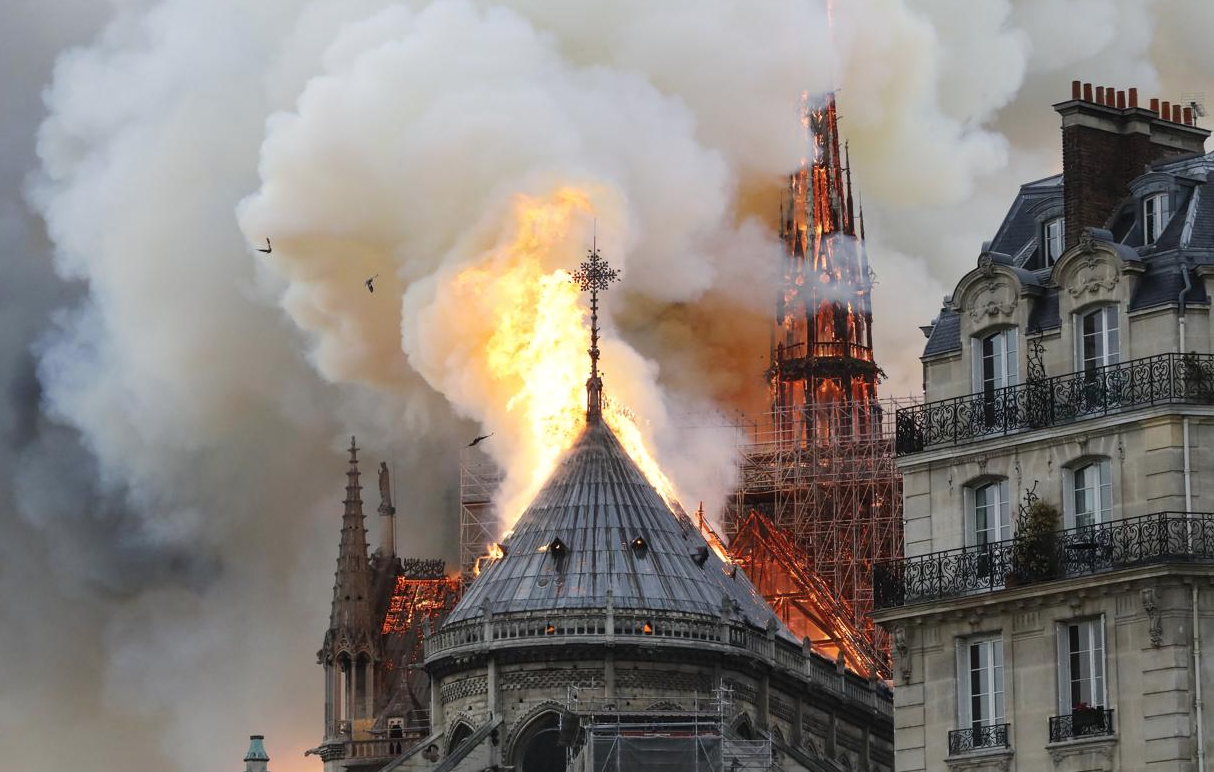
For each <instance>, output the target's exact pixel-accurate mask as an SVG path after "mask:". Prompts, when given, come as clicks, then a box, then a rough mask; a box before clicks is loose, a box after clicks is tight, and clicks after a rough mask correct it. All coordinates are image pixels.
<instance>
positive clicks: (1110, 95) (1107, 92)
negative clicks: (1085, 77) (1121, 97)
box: [1104, 86, 1117, 107]
mask: <svg viewBox="0 0 1214 772" xmlns="http://www.w3.org/2000/svg"><path fill="white" fill-rule="evenodd" d="M1104 103H1105V104H1106V105H1108V106H1109V107H1112V106H1113V105H1114V104H1116V103H1117V102H1116V98H1115V96H1114V91H1113V87H1112V86H1105V87H1104Z"/></svg>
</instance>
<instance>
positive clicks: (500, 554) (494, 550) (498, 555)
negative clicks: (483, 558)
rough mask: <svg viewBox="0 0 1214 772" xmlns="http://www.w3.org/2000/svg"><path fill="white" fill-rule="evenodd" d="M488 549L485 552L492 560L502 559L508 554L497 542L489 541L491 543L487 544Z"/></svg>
mask: <svg viewBox="0 0 1214 772" xmlns="http://www.w3.org/2000/svg"><path fill="white" fill-rule="evenodd" d="M486 549H487V552H486V553H485V554H487V555H488V556H489V559H490V560H501V559H502V558H504V557H505V556H506V552H505V550H503V549H502V545H500V544H498V543H496V542H489V544H488V545H486Z"/></svg>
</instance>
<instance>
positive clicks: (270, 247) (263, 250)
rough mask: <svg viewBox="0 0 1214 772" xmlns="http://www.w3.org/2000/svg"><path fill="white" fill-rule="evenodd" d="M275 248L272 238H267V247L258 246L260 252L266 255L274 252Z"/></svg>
mask: <svg viewBox="0 0 1214 772" xmlns="http://www.w3.org/2000/svg"><path fill="white" fill-rule="evenodd" d="M273 250H274V247H272V246H270V240H269V239H266V248H265V249H262V248H261V247H258V248H257V251H258V252H261V253H263V254H266V255H268V254H270V252H272V251H273Z"/></svg>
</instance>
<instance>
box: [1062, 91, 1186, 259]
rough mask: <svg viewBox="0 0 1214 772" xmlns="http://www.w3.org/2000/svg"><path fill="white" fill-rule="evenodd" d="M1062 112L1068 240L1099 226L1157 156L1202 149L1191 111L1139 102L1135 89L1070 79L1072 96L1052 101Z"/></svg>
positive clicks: (1155, 101) (1070, 243)
mask: <svg viewBox="0 0 1214 772" xmlns="http://www.w3.org/2000/svg"><path fill="white" fill-rule="evenodd" d="M1054 109H1055V110H1057V111H1058V114H1059V115H1060V116H1062V173H1063V182H1062V189H1063V198H1064V200H1065V215H1066V245H1067V246H1068V247H1070V246H1074V245H1075V244H1076V243H1078V241H1079V234H1081V233H1082V232H1083V229H1084V228H1103V227H1104V226H1105V223H1106V222H1107V220H1108V219H1109V217H1111V216H1112V214H1113V210H1114V209H1115V208H1116V206H1117V204H1118V203H1119V202H1120V201H1121V200H1122V199H1123V198H1125V196H1126V195H1127V193H1128V190H1127V185H1128V184H1129V183H1130V181H1131V180H1133V179H1134V178H1135V177H1138V176H1140V175H1142V174H1143V172H1144V171H1145V170H1146V167H1147V166H1148V165H1149V164H1150V163H1152V162H1153V161H1156V160H1158V159H1160V158H1165V157H1167V156H1176V155H1190V154H1193V153H1202V152H1204V146H1205V140H1206V137H1208V136H1210V131H1209V130H1208V129H1202V128H1199V127H1197V126H1196V125H1195V123H1194V120H1193V117H1192V111H1191V110H1188V109H1184V110H1182V109H1181V108H1180V105H1179V104H1177V105H1175V106H1173V105H1172V104H1171V103H1169V102H1163V104H1162V109H1161V106H1160V100H1158V99H1152V100H1151V107H1150V109H1147V108H1144V107H1139V106H1138V89H1135V88H1132V89H1129V91H1128V93H1127V92H1126V91H1114V89H1113V88H1112V87H1109V86H1104V87H1097V88H1096V93H1095V95H1093V93H1092V84H1090V83H1081V82H1079V81H1077V80H1076V81H1072V82H1071V98H1070V99H1069V100H1067V101H1065V102H1059V103H1058V104H1056V105H1054Z"/></svg>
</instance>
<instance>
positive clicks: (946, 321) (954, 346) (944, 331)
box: [923, 308, 961, 357]
mask: <svg viewBox="0 0 1214 772" xmlns="http://www.w3.org/2000/svg"><path fill="white" fill-rule="evenodd" d="M960 350H961V317H960V316H959V315H958V314H957V312H956V311H953V310H951V309H948V308H942V309H940V315H939V316H937V317H936V323H935V324H934V325H933V326H932V334H931V335H929V336H928V338H927V345H926V346H924V348H923V356H925V357H930V356H934V355H936V354H947V353H948V352H950V351H960Z"/></svg>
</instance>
